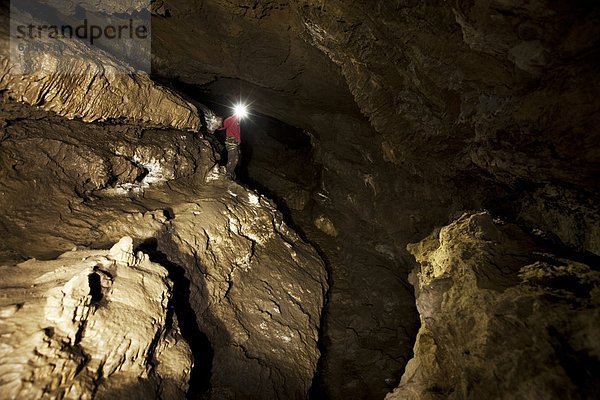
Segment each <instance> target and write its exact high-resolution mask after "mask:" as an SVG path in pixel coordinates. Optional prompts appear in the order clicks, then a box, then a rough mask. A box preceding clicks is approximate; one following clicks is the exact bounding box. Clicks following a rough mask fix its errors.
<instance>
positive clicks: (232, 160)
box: [226, 146, 240, 179]
mask: <svg viewBox="0 0 600 400" xmlns="http://www.w3.org/2000/svg"><path fill="white" fill-rule="evenodd" d="M239 159H240V148H239V146H236V147H235V148H230V149H229V150H228V151H227V167H226V169H227V176H229V177H230V178H231V179H235V168H236V167H237V165H238V161H239Z"/></svg>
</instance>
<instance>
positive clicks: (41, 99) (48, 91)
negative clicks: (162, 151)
mask: <svg viewBox="0 0 600 400" xmlns="http://www.w3.org/2000/svg"><path fill="white" fill-rule="evenodd" d="M17 17H18V15H11V18H17ZM0 18H1V20H2V24H1V28H0V89H1V90H7V91H8V93H9V94H10V96H11V97H13V98H15V99H16V100H18V101H23V102H25V103H28V104H32V105H38V106H39V107H40V108H42V109H44V110H48V111H53V112H55V113H57V114H59V115H62V116H65V117H67V118H80V119H82V120H84V121H87V122H92V121H106V120H113V119H116V120H128V121H131V122H137V123H145V124H148V125H154V126H163V127H173V128H177V129H184V130H191V131H197V130H198V129H199V127H200V125H201V122H200V116H199V115H198V111H197V109H196V107H195V106H194V105H192V104H191V103H189V102H187V101H185V100H183V99H182V98H181V97H180V96H179V95H177V94H176V93H174V92H172V91H171V90H169V89H167V88H165V87H162V86H159V85H158V84H156V83H155V82H153V81H152V79H150V77H149V76H148V74H147V73H145V72H139V71H135V70H134V69H132V67H130V66H128V65H126V64H124V63H123V62H121V61H120V60H118V59H116V58H115V57H113V56H111V55H110V54H109V53H107V52H104V51H101V50H99V49H98V48H92V47H89V46H86V45H85V44H84V43H83V42H79V41H75V40H61V39H53V40H54V41H58V42H60V43H59V44H57V43H49V44H48V46H47V48H45V49H44V50H43V51H41V50H40V51H37V52H35V53H32V56H31V59H30V60H29V61H28V63H27V64H26V69H25V70H22V69H23V68H21V64H19V61H15V60H11V56H13V55H14V54H18V52H17V51H16V50H15V49H13V50H14V54H12V53H10V51H11V46H15V45H16V43H17V42H16V41H14V42H13V41H10V40H9V39H10V36H9V33H8V31H7V29H8V28H7V27H8V26H10V24H9V20H8V18H9V17H8V15H6V11H5V10H2V13H1V15H0ZM40 25H43V22H41V23H40ZM59 45H60V46H62V47H63V48H62V50H55V49H56V48H57V46H59ZM142 56H145V57H150V54H148V55H142Z"/></svg>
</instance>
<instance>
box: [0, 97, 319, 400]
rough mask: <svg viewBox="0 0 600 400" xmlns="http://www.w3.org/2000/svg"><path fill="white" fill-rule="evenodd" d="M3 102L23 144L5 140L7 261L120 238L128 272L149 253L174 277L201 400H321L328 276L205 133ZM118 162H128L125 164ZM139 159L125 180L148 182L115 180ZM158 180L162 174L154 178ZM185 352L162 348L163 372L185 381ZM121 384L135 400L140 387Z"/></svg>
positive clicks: (116, 256) (9, 129) (13, 135)
mask: <svg viewBox="0 0 600 400" xmlns="http://www.w3.org/2000/svg"><path fill="white" fill-rule="evenodd" d="M2 106H3V113H4V114H3V115H4V116H5V117H8V118H7V119H6V120H7V121H9V124H8V126H6V127H4V128H3V129H5V132H6V135H7V136H8V137H9V139H7V140H4V141H2V142H0V153H1V154H2V157H1V161H0V162H1V163H2V168H1V169H0V170H1V173H2V175H1V177H2V179H0V193H2V195H1V196H0V202H1V207H2V208H3V209H4V210H7V212H6V213H3V214H2V215H1V216H0V220H1V221H2V222H1V223H0V232H1V233H0V235H2V236H4V237H6V240H4V241H3V242H2V243H1V244H0V249H1V250H2V251H1V252H0V257H1V258H2V259H4V260H14V259H21V258H31V257H38V258H52V257H54V252H55V251H56V250H61V251H64V250H67V249H71V248H73V247H77V248H83V247H85V248H89V247H93V248H98V247H104V246H106V244H108V243H115V242H117V241H118V243H117V244H116V245H115V246H114V247H113V248H112V250H110V251H109V252H106V253H107V254H108V256H109V257H110V259H111V260H112V262H114V263H115V264H116V265H121V264H123V263H125V264H127V263H131V262H132V260H134V259H135V260H138V259H141V258H140V257H141V256H137V255H133V254H134V253H133V251H132V249H137V250H140V249H141V250H142V251H144V252H145V253H146V254H148V257H150V259H151V260H152V261H155V262H157V261H158V262H159V263H160V264H161V265H164V266H165V267H166V268H167V269H168V273H169V276H170V277H171V278H172V281H173V285H174V290H173V296H174V297H175V304H174V315H175V316H176V317H177V321H178V323H179V326H180V327H181V332H182V335H183V336H184V338H185V339H186V340H187V341H188V343H189V344H190V347H191V349H192V353H193V355H194V358H195V365H194V368H193V369H192V370H191V372H190V374H191V379H190V396H192V397H193V396H208V397H210V398H213V399H230V398H236V396H238V397H245V398H277V397H279V398H305V397H306V396H307V395H308V392H309V390H310V387H311V384H312V379H313V376H314V374H315V371H316V368H317V362H318V360H319V357H320V351H319V348H318V346H317V343H318V340H319V329H320V327H321V323H322V322H321V312H322V308H323V304H324V301H325V293H326V291H327V278H326V271H325V266H324V264H323V261H322V260H321V259H320V257H319V255H318V254H317V252H316V251H315V249H314V248H312V247H311V246H310V245H308V244H306V243H304V242H303V241H302V239H301V238H300V237H299V236H298V235H297V234H296V233H294V232H293V231H292V230H291V229H290V228H289V227H288V226H287V225H286V224H285V223H284V221H283V217H282V215H281V214H280V213H279V212H278V211H277V209H276V207H275V205H274V204H273V203H272V202H271V201H269V200H267V199H266V198H264V197H263V196H261V195H259V194H258V193H256V192H254V191H252V190H249V189H247V188H244V187H242V186H240V185H238V184H236V183H235V182H232V181H230V180H227V179H225V178H224V172H223V171H220V170H219V169H218V168H216V167H215V160H214V156H213V154H212V150H211V149H210V146H209V145H208V143H207V142H206V141H204V140H201V139H199V138H198V137H197V136H196V135H193V134H190V133H186V132H182V131H174V130H155V129H144V128H142V127H134V126H131V125H120V124H86V123H83V122H81V121H70V120H65V119H64V118H61V117H58V116H56V115H52V114H50V113H47V112H43V111H39V110H35V109H33V108H32V107H29V106H26V105H24V104H17V103H14V102H12V101H8V100H7V101H5V102H4V103H3V104H2ZM19 116H20V117H24V116H28V117H27V118H22V119H20V117H19ZM32 119H35V121H36V122H35V123H34V124H33V125H31V124H30V122H31V121H32ZM38 124H40V125H38ZM40 127H43V128H40ZM141 137H143V140H141V139H140V138H141ZM59 138H60V140H59ZM136 155H137V156H136ZM142 156H143V158H144V160H146V161H151V160H154V161H153V162H144V163H142V162H141V158H140V157H142ZM115 157H116V158H118V159H122V160H123V161H122V162H121V163H119V164H118V165H115V164H113V161H114V159H115ZM127 163H131V164H133V165H140V167H142V168H144V169H145V173H144V174H143V175H142V176H141V177H140V178H139V179H135V180H133V181H127V182H121V181H119V180H118V179H126V177H132V176H135V175H136V174H135V173H133V172H134V171H135V169H134V168H133V167H131V171H132V173H131V174H130V173H128V172H125V173H123V174H120V175H117V177H115V176H114V175H113V173H114V171H115V170H116V169H119V170H125V171H129V169H127V168H122V166H123V165H127ZM143 165H146V166H145V167H144V166H143ZM11 166H14V168H13V167H11ZM152 171H155V172H156V174H155V176H156V177H160V179H155V180H150V181H148V178H149V177H151V176H152V174H153V172H152ZM158 172H160V174H159V173H158ZM209 178H210V179H209ZM127 185H130V186H127ZM123 236H130V238H126V239H121V238H122V237H123ZM144 259H145V257H144ZM144 262H147V260H146V261H144ZM21 279H25V278H21ZM136 290H137V291H138V292H139V291H143V285H142V287H139V288H137V289H134V288H131V291H132V292H134V291H136ZM123 301H127V300H126V299H123ZM165 340H166V342H167V343H169V344H171V345H172V344H174V343H177V342H178V340H175V339H169V338H167V339H165ZM180 354H181V349H179V348H177V347H176V348H167V349H165V350H161V352H158V351H157V353H156V358H157V360H159V361H160V363H159V365H158V366H157V367H156V373H157V374H158V375H160V376H169V377H172V376H174V375H173V374H175V377H173V378H172V379H173V381H174V382H179V381H181V379H182V376H181V374H182V372H181V369H178V365H177V364H175V365H173V364H172V363H171V361H169V360H170V359H171V357H175V358H176V359H177V358H179V357H180ZM165 385H167V384H166V383H165ZM115 386H119V385H117V384H116V383H115ZM119 387H120V390H122V393H123V396H125V397H126V396H127V395H128V393H129V392H128V388H127V387H126V386H123V385H121V386H119ZM161 388H163V389H164V391H165V393H167V392H168V393H171V392H173V390H175V389H177V387H173V385H167V386H161ZM163 389H161V390H163ZM115 390H116V389H115ZM175 391H176V390H175ZM152 396H153V394H151V395H148V397H152Z"/></svg>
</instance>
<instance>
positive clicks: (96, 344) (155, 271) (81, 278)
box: [0, 237, 193, 399]
mask: <svg viewBox="0 0 600 400" xmlns="http://www.w3.org/2000/svg"><path fill="white" fill-rule="evenodd" d="M0 272H1V273H0V288H1V290H2V299H1V304H0V335H1V337H2V341H1V345H0V357H1V359H2V363H1V364H0V393H1V394H2V397H3V398H13V399H16V398H19V399H37V398H69V399H76V398H79V399H90V398H97V399H109V398H115V397H122V396H125V397H127V398H144V397H146V398H148V397H162V398H173V399H176V398H181V399H182V398H185V393H186V391H187V389H188V384H187V382H188V380H189V374H190V371H191V368H192V361H193V360H192V355H191V352H190V348H189V346H188V345H187V343H186V342H185V341H184V340H183V338H182V337H181V334H180V331H179V328H178V326H177V319H176V317H175V316H174V315H173V311H172V309H171V307H170V303H171V302H172V299H173V285H172V283H171V281H170V280H169V278H168V271H167V270H166V269H165V268H164V267H162V266H161V265H159V264H156V263H153V262H151V261H150V260H149V258H148V255H146V254H143V253H141V252H140V253H137V254H135V253H134V251H133V241H132V239H131V238H130V237H124V238H122V239H121V240H120V241H119V242H118V243H117V244H115V245H114V246H113V247H112V248H111V249H110V250H109V251H98V250H88V251H75V250H74V251H71V252H68V253H65V254H63V255H61V256H60V257H58V258H57V259H56V260H51V261H38V260H35V259H31V260H28V261H25V262H23V263H20V264H17V265H14V266H3V267H1V271H0Z"/></svg>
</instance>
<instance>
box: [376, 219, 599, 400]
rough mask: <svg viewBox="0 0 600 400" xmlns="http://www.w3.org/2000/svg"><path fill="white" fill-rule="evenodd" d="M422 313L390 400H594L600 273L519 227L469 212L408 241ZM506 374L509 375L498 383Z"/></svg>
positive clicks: (597, 358) (596, 370)
mask: <svg viewBox="0 0 600 400" xmlns="http://www.w3.org/2000/svg"><path fill="white" fill-rule="evenodd" d="M409 250H410V251H411V252H412V253H413V254H414V255H415V257H416V258H417V261H418V262H419V264H420V267H418V268H417V269H416V271H415V272H414V273H413V276H412V280H413V284H414V286H415V292H416V295H417V308H418V309H419V313H420V316H421V329H420V331H419V334H418V336H417V341H416V344H415V349H414V350H415V356H414V358H413V359H412V360H411V361H409V363H408V364H407V367H406V372H405V373H404V375H403V377H402V381H401V383H400V386H399V387H398V388H397V389H396V390H395V391H394V392H393V394H390V395H388V396H387V397H386V398H387V399H447V398H449V399H463V398H518V399H521V398H522V399H525V398H570V399H586V398H592V397H594V396H595V393H596V389H595V387H594V376H596V375H597V374H598V365H599V364H598V360H599V354H600V343H598V337H600V336H599V334H600V332H599V330H598V326H597V324H596V323H595V321H597V320H598V317H599V311H598V301H599V297H598V294H599V291H598V288H599V284H600V274H599V273H598V271H596V270H595V268H594V267H593V265H588V264H586V263H583V262H580V261H576V260H573V259H569V258H564V257H561V256H556V255H553V254H551V253H549V252H547V250H546V249H544V248H543V247H540V246H539V245H537V244H535V241H534V240H533V239H532V238H531V237H530V236H528V235H526V234H525V233H524V232H523V231H521V230H520V229H519V228H517V227H516V226H514V225H510V224H505V223H502V222H501V221H496V220H493V219H492V217H491V216H490V215H489V214H487V213H477V214H470V215H469V214H466V215H464V216H463V217H461V218H460V219H459V220H457V221H456V222H454V223H452V224H450V225H448V226H446V227H444V228H442V229H441V230H440V231H437V232H434V233H433V234H432V235H431V236H429V237H428V238H426V239H424V240H423V241H421V242H420V243H417V244H413V245H410V246H409ZM499 377H501V379H499Z"/></svg>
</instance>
